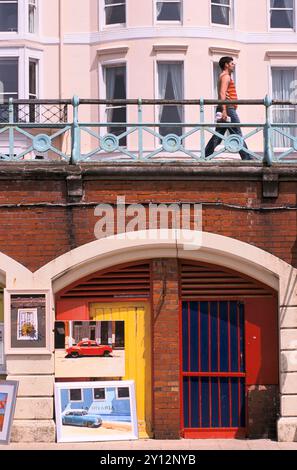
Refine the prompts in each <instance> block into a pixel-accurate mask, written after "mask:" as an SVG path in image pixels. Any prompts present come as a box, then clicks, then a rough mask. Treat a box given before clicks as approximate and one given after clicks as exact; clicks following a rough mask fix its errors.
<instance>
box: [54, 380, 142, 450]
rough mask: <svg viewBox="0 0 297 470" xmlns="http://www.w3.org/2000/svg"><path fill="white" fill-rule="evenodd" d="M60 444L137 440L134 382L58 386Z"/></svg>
mask: <svg viewBox="0 0 297 470" xmlns="http://www.w3.org/2000/svg"><path fill="white" fill-rule="evenodd" d="M55 409H56V426H57V441H58V442H87V441H93V442H94V441H124V440H135V439H138V428H137V414H136V400H135V388H134V381H132V380H127V381H110V382H106V381H104V382H93V381H91V382H59V383H56V384H55Z"/></svg>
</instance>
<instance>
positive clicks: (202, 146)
mask: <svg viewBox="0 0 297 470" xmlns="http://www.w3.org/2000/svg"><path fill="white" fill-rule="evenodd" d="M204 123H205V114H204V98H200V124H204ZM200 145H201V159H202V160H205V128H204V127H201V132H200Z"/></svg>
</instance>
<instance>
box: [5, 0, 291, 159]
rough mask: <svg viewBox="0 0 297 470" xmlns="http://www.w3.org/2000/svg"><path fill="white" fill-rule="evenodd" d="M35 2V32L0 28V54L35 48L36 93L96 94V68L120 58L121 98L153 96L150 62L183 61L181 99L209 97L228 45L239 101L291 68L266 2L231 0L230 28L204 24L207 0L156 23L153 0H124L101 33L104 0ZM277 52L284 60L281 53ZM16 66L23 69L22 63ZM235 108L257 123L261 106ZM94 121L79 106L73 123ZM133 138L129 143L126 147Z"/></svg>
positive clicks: (149, 142) (284, 38)
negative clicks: (119, 14)
mask: <svg viewBox="0 0 297 470" xmlns="http://www.w3.org/2000/svg"><path fill="white" fill-rule="evenodd" d="M22 1H24V2H25V1H27V0H22ZM39 3H40V28H39V34H38V35H37V36H30V35H28V34H25V35H23V36H21V35H19V36H15V37H12V36H9V37H8V36H5V37H3V38H2V35H1V33H0V40H1V42H0V57H1V49H2V50H3V54H4V51H6V52H5V54H7V53H9V52H7V51H9V50H12V49H13V48H15V47H18V48H19V50H20V51H21V50H23V49H24V48H26V49H28V48H31V50H32V49H33V50H38V53H39V54H40V55H41V61H42V66H40V71H39V74H40V77H39V79H40V80H39V81H40V86H39V88H40V90H39V97H40V98H44V99H47V98H51V99H54V98H70V97H72V96H73V95H75V94H76V95H79V96H80V97H81V98H104V97H105V90H104V83H103V81H102V78H101V79H100V76H101V75H102V70H101V68H102V66H104V65H105V64H111V63H116V62H117V63H126V66H127V97H128V98H138V97H142V98H157V97H158V94H157V77H156V62H157V61H158V60H160V61H182V62H184V77H185V86H184V97H185V98H186V99H191V98H192V99H193V98H196V99H197V98H200V97H201V96H203V97H205V98H212V97H213V71H212V66H213V62H214V61H218V60H219V58H220V57H221V56H222V55H226V54H228V55H229V54H232V49H234V50H235V51H238V57H237V56H236V54H235V59H236V62H237V64H238V65H237V87H238V94H239V97H240V98H262V97H264V96H265V94H267V93H270V81H271V79H270V67H271V66H275V65H277V66H282V67H287V66H290V67H296V68H297V52H296V43H297V33H294V32H275V31H272V32H269V27H268V26H269V25H268V23H269V15H268V5H269V0H249V1H248V2H247V0H236V1H235V2H234V4H235V9H234V15H235V18H234V24H233V26H232V27H230V28H229V27H220V26H212V25H211V23H210V0H184V1H183V24H181V25H172V24H169V25H168V24H167V25H164V24H163V25H162V24H160V23H159V24H156V23H155V20H154V12H155V1H154V0H141V1H139V0H127V25H126V27H107V28H106V27H105V28H103V30H102V31H100V28H99V23H100V21H99V19H101V21H102V18H103V6H104V0H40V2H39ZM198 3H199V8H198V7H197V4H198ZM100 6H101V10H100ZM60 14H61V17H60ZM296 18H297V15H296ZM59 25H60V26H61V31H60V29H59ZM59 32H60V33H61V40H60V39H59ZM9 38H10V39H9ZM162 44H163V45H170V46H171V47H173V49H172V50H171V51H167V52H164V51H163V52H160V51H159V52H154V46H155V45H159V46H160V45H162ZM182 45H184V46H187V49H186V51H184V52H178V46H182ZM123 46H124V47H126V48H127V52H126V53H123V52H118V51H116V50H115V48H117V47H120V48H123ZM174 47H176V50H175V49H174ZM212 47H216V48H219V50H218V52H217V54H215V55H212V54H211V53H210V48H212ZM230 49H231V52H230ZM28 50H29V49H28ZM102 50H104V51H103V52H104V53H102ZM268 51H274V52H276V51H279V56H276V57H275V58H273V59H269V58H268V57H267V52H268ZM284 52H286V53H287V55H286V57H284V56H282V53H284ZM20 54H21V52H20ZM28 54H29V55H30V52H28ZM24 67H28V63H26V64H24ZM20 80H24V78H21V79H20ZM21 87H22V84H20V88H21ZM22 98H25V96H22ZM239 112H240V117H241V120H242V121H246V122H248V121H250V122H251V121H252V122H257V121H258V122H263V118H264V109H263V108H261V107H258V108H254V107H253V108H251V107H249V108H247V107H243V106H242V107H240V109H239ZM145 113H146V114H145V117H144V119H148V120H150V121H151V120H153V119H154V118H155V116H156V114H154V110H153V109H152V108H151V109H149V108H145ZM198 116H199V115H198V113H197V110H195V109H194V108H190V107H189V108H188V109H186V114H185V120H186V121H195V122H196V121H197V117H198ZM206 118H207V120H211V119H212V118H213V108H212V107H211V108H209V109H208V110H207V112H206ZM98 119H99V110H98V108H97V107H95V106H94V107H92V109H88V108H87V107H83V108H81V110H80V120H81V121H83V120H85V121H97V120H98ZM101 119H102V115H101ZM128 119H129V120H132V121H134V120H135V119H136V109H135V108H134V109H132V108H131V109H129V114H128ZM133 138H134V137H131V138H130V140H129V145H130V144H131V145H132V147H133V145H134V144H133V142H134V141H133ZM89 141H90V139H89V138H88V137H85V138H84V140H82V145H83V149H84V151H88V150H90V149H91V148H92V147H89ZM145 145H146V148H147V149H152V148H154V145H155V144H154V142H153V139H152V138H149V137H147V138H146V141H145ZM250 146H251V147H252V148H253V149H254V150H262V137H261V136H258V137H257V136H256V137H253V138H252V139H251V140H250Z"/></svg>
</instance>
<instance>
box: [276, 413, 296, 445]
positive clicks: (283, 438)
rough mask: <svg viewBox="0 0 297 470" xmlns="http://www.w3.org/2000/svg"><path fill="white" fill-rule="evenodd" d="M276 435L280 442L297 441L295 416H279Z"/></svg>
mask: <svg viewBox="0 0 297 470" xmlns="http://www.w3.org/2000/svg"><path fill="white" fill-rule="evenodd" d="M277 435H278V440H279V441H280V442H297V418H280V419H279V420H278V422H277Z"/></svg>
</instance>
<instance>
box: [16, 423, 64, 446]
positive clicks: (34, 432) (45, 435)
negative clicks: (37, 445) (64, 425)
mask: <svg viewBox="0 0 297 470" xmlns="http://www.w3.org/2000/svg"><path fill="white" fill-rule="evenodd" d="M55 440H56V426H55V423H54V421H53V420H44V421H26V420H20V421H14V423H13V426H12V432H11V442H55Z"/></svg>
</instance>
